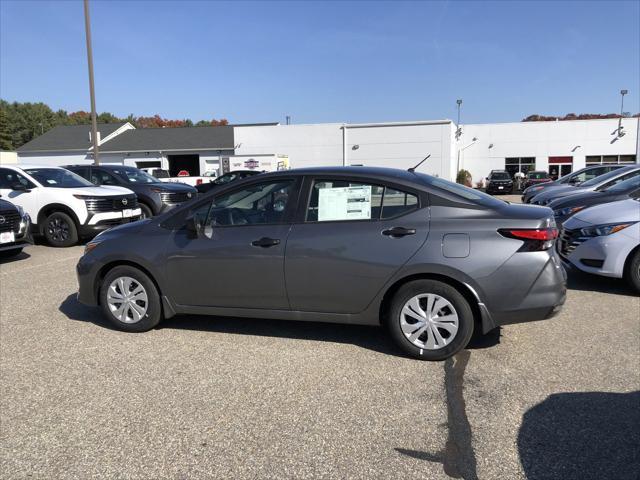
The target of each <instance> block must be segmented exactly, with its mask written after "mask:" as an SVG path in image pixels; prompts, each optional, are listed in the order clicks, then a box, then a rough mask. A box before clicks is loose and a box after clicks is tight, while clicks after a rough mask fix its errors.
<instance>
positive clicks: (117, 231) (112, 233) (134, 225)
mask: <svg viewBox="0 0 640 480" xmlns="http://www.w3.org/2000/svg"><path fill="white" fill-rule="evenodd" d="M151 221H152V219H150V218H147V219H145V220H138V221H137V222H131V223H123V224H121V225H116V226H115V227H111V228H110V229H109V230H105V231H104V232H101V233H99V234H98V236H96V237H95V238H94V239H93V240H92V241H94V242H96V241H99V242H103V241H105V240H110V239H112V238H116V237H119V236H120V235H122V234H131V233H138V232H139V231H140V230H142V229H143V228H144V227H146V226H147V225H149V223H151Z"/></svg>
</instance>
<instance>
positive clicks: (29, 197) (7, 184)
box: [0, 168, 40, 223]
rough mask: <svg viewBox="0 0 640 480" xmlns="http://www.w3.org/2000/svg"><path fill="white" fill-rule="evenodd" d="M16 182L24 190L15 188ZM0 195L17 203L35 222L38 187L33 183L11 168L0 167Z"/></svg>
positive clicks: (37, 208) (37, 206)
mask: <svg viewBox="0 0 640 480" xmlns="http://www.w3.org/2000/svg"><path fill="white" fill-rule="evenodd" d="M17 184H20V185H23V186H24V188H25V190H16V189H15V186H16V185H17ZM0 196H1V197H2V199H3V200H8V201H10V202H11V203H13V204H14V205H19V206H21V207H22V208H24V210H25V211H26V212H27V213H28V214H29V216H30V217H31V220H32V221H33V222H34V223H35V222H37V217H38V211H39V210H40V208H39V207H40V206H39V203H38V196H39V188H38V187H37V185H36V184H35V183H33V182H32V181H31V180H29V179H28V178H27V177H25V176H24V175H22V174H21V173H20V172H17V171H16V170H13V169H12V168H0Z"/></svg>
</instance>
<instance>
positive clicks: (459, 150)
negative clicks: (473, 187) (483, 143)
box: [456, 137, 478, 175]
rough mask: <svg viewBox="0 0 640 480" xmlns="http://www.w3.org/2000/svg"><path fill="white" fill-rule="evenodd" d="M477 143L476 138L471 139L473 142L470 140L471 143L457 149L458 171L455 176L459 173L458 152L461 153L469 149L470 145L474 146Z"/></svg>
mask: <svg viewBox="0 0 640 480" xmlns="http://www.w3.org/2000/svg"><path fill="white" fill-rule="evenodd" d="M477 141H478V137H473V140H471V143H470V144H469V145H466V146H464V147H462V148H459V149H458V171H457V172H456V175H458V172H460V152H463V151H465V150H466V149H467V148H469V147H471V146H472V145H475V143H476V142H477Z"/></svg>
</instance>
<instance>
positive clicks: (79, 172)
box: [69, 167, 90, 180]
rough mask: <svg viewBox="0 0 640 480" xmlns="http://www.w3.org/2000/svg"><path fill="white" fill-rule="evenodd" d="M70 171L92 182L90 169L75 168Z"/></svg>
mask: <svg viewBox="0 0 640 480" xmlns="http://www.w3.org/2000/svg"><path fill="white" fill-rule="evenodd" d="M69 170H71V171H72V172H73V173H75V174H76V175H80V176H81V177H82V178H84V179H85V180H90V179H89V168H88V167H79V168H73V169H69Z"/></svg>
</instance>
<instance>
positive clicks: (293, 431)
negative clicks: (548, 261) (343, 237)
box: [0, 245, 640, 479]
mask: <svg viewBox="0 0 640 480" xmlns="http://www.w3.org/2000/svg"><path fill="white" fill-rule="evenodd" d="M82 249H83V247H73V248H68V249H52V248H48V247H45V246H41V245H37V246H34V247H32V248H30V249H28V251H27V250H26V251H25V253H24V254H22V255H21V256H20V257H19V258H18V259H16V260H14V261H11V262H8V263H4V264H2V265H0V302H1V307H0V373H1V381H0V389H1V390H0V439H1V441H0V476H1V477H2V478H7V479H14V478H16V479H22V478H42V479H51V478H61V479H65V478H127V479H137V478H140V479H148V478H153V479H161V478H171V479H182V478H433V479H439V478H464V479H473V478H482V479H486V478H490V479H494V478H495V479H498V478H500V479H506V478H509V479H515V478H530V479H538V478H563V479H571V478H580V479H588V478H593V479H606V478H616V479H626V478H628V479H632V478H634V479H635V478H638V472H639V471H640V455H639V452H640V432H639V427H638V425H640V368H639V365H640V298H639V297H638V296H637V295H635V294H634V293H633V292H632V291H631V290H630V289H629V288H628V287H627V286H626V285H625V283H624V282H622V281H617V280H612V279H603V278H598V277H591V276H587V275H582V274H576V273H571V274H570V277H569V288H570V290H569V292H568V298H567V302H566V304H565V306H564V309H563V310H562V312H561V313H560V314H559V315H558V316H557V317H555V318H554V319H551V320H547V321H543V322H534V323H529V324H520V325H512V326H508V327H504V328H502V329H500V330H498V331H495V332H492V333H491V334H490V335H488V336H486V337H483V338H481V339H477V340H474V341H473V343H472V345H470V347H469V348H468V349H467V350H465V351H464V352H462V353H461V354H458V355H457V356H456V357H455V358H454V359H452V360H448V361H446V362H440V363H426V362H419V361H415V360H410V359H407V358H404V357H403V356H402V355H401V354H400V353H399V351H398V350H397V349H396V348H395V347H394V346H393V344H392V342H391V341H390V340H389V339H387V338H386V335H385V332H384V331H383V330H382V329H377V328H371V327H355V326H340V325H329V324H308V323H298V322H281V321H272V320H261V319H227V318H216V317H188V316H187V317H185V316H182V317H177V318H173V319H171V320H169V321H167V322H164V323H163V324H161V327H160V328H158V329H156V330H154V331H151V332H148V333H145V334H127V333H122V332H118V331H115V330H112V329H111V328H109V326H108V324H107V323H106V322H105V321H104V320H103V318H102V316H101V314H100V312H99V311H98V310H96V309H91V308H88V307H84V306H82V305H80V304H78V303H77V302H76V300H75V292H76V289H77V285H76V278H75V272H74V268H75V264H76V262H77V259H78V258H79V256H80V255H81V254H82Z"/></svg>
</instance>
